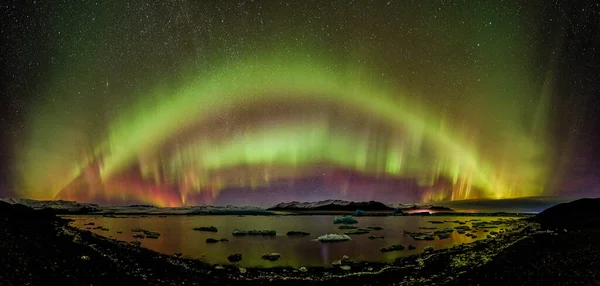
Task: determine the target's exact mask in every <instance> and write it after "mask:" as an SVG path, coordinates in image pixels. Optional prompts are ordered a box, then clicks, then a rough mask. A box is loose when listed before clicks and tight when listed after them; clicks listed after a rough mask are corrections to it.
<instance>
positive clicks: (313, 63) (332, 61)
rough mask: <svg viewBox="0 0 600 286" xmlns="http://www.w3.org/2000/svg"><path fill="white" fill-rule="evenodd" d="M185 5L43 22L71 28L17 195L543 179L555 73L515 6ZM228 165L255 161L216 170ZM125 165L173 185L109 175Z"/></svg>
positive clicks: (502, 185)
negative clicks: (537, 55)
mask: <svg viewBox="0 0 600 286" xmlns="http://www.w3.org/2000/svg"><path fill="white" fill-rule="evenodd" d="M182 3H185V5H183V4H182V6H181V7H172V9H171V10H167V12H165V13H164V14H161V13H159V11H161V9H162V8H164V7H161V4H153V5H150V6H147V7H145V8H140V10H139V11H136V10H132V8H126V9H124V10H123V11H122V12H118V10H119V9H118V8H116V7H112V6H110V5H108V4H104V5H105V6H100V7H96V8H90V10H89V11H88V12H87V13H84V14H76V15H72V17H71V18H70V19H71V20H72V21H71V22H69V23H65V22H64V21H63V22H61V21H60V19H64V17H63V16H57V17H58V18H59V20H56V19H52V21H51V22H54V21H56V23H59V24H56V25H55V26H53V27H52V28H49V32H52V33H54V32H56V30H61V31H63V32H62V33H64V34H67V35H66V36H60V37H58V38H57V39H56V40H55V46H57V47H58V46H60V47H61V49H58V50H56V51H53V53H56V54H57V57H56V59H57V61H58V62H60V64H59V65H56V66H54V68H53V70H52V75H53V78H51V79H49V80H48V82H46V83H45V84H46V85H47V89H46V90H47V94H45V95H44V98H45V99H44V100H42V101H40V102H38V103H37V104H35V106H33V107H31V108H30V112H29V113H28V115H27V116H28V117H27V118H28V120H27V122H28V126H27V127H26V130H27V136H26V138H25V139H24V144H22V145H21V146H17V147H16V150H17V154H18V156H17V158H18V160H17V162H18V163H17V164H18V165H19V168H18V170H19V173H18V174H17V177H18V181H19V182H20V189H21V190H22V191H21V192H22V196H24V197H31V198H37V199H49V198H68V199H80V198H79V197H78V194H82V193H83V194H85V193H86V192H98V190H97V189H96V188H88V189H85V188H83V189H81V188H80V187H78V189H77V190H75V192H73V190H69V191H68V192H66V191H65V188H67V189H68V188H71V187H70V186H73V182H74V181H78V180H79V181H81V180H82V178H84V179H83V180H88V181H93V182H94V183H90V184H100V185H104V187H103V188H101V191H100V192H101V194H96V195H97V196H100V197H103V198H105V199H108V200H109V201H112V202H119V201H121V200H125V198H127V199H131V198H132V197H133V198H134V199H135V200H138V201H142V202H149V203H154V204H158V205H180V204H188V203H198V202H188V201H187V196H188V195H189V194H197V193H202V192H205V191H207V190H210V191H211V192H213V197H214V196H218V195H219V190H220V189H222V188H227V187H232V186H238V187H239V186H263V185H268V184H269V182H270V181H271V180H273V178H278V179H286V178H287V179H294V178H295V177H298V176H300V175H302V176H304V175H306V174H313V173H315V172H316V171H314V172H313V171H311V170H318V172H319V173H320V172H323V170H325V171H327V170H335V169H339V168H342V169H350V170H354V171H357V172H360V173H362V174H366V175H369V176H374V177H376V178H378V177H410V178H415V179H417V180H418V182H419V184H420V185H422V186H431V185H434V184H435V183H436V182H437V181H438V180H439V179H440V178H442V177H443V178H448V179H449V180H450V181H451V183H452V186H450V187H448V188H445V189H429V191H427V192H425V193H423V194H422V196H421V197H420V200H422V201H438V200H448V199H451V200H458V199H470V198H513V197H521V196H535V195H543V194H545V193H547V192H548V190H547V188H548V182H549V178H548V174H549V171H550V170H549V166H550V164H551V163H552V160H554V159H553V152H552V146H549V145H547V143H546V142H548V140H547V138H548V136H550V134H549V131H548V130H547V127H546V122H547V120H549V118H548V97H549V96H550V95H551V94H552V92H553V90H552V82H551V81H550V79H549V78H550V76H548V74H544V73H541V72H532V70H533V71H536V68H537V67H536V63H537V62H536V61H534V60H531V57H532V55H531V54H532V52H533V50H532V48H531V47H529V46H527V45H525V44H524V43H525V42H526V40H527V38H528V37H529V36H528V35H529V34H530V33H531V32H532V31H533V30H535V27H529V28H524V27H523V26H524V25H522V24H521V23H520V21H522V19H523V18H525V15H521V16H519V17H516V16H514V15H515V14H514V13H512V12H510V11H506V12H505V13H498V14H494V13H492V12H486V13H478V12H477V8H478V7H477V5H475V6H473V7H452V8H451V10H450V11H447V12H440V14H439V19H438V18H437V17H436V18H435V19H438V22H437V23H433V18H432V23H430V24H429V25H425V24H423V23H422V22H421V21H417V20H416V19H418V18H419V17H424V15H425V14H428V13H429V12H431V11H435V10H433V9H432V8H433V7H424V8H422V10H416V11H412V12H410V13H415V15H412V16H411V15H409V14H410V13H409V12H406V11H404V12H399V11H403V10H402V9H401V7H396V6H395V8H390V9H391V10H392V11H388V10H389V9H388V10H386V8H385V7H381V8H375V10H376V11H371V10H369V9H367V8H365V9H366V10H367V11H366V12H364V13H358V11H356V10H352V11H350V12H349V13H350V14H351V15H353V16H354V17H365V18H368V19H371V20H370V22H365V21H362V22H361V21H358V22H357V23H358V24H351V23H350V24H348V25H349V26H344V23H347V22H344V21H338V20H339V19H337V17H341V16H339V15H338V14H335V13H333V14H331V15H329V14H327V11H329V10H328V9H334V8H331V7H321V6H325V4H314V3H313V4H307V5H308V6H311V7H312V6H315V7H319V8H322V9H320V10H323V9H324V10H325V12H320V13H324V14H323V15H321V14H319V13H316V14H315V15H311V16H309V17H308V19H312V20H314V22H313V21H311V22H310V23H308V22H306V20H305V18H303V16H302V15H299V14H297V13H294V11H293V9H292V8H285V7H281V6H279V5H271V4H269V5H266V7H264V8H262V9H264V11H263V12H261V13H262V14H261V15H262V16H261V17H260V19H259V18H252V19H249V18H243V17H242V18H241V19H238V18H236V17H234V16H232V15H230V14H227V13H226V12H223V11H221V8H223V7H229V6H228V5H227V4H212V5H208V4H198V3H196V4H194V3H187V2H182ZM263 4H266V3H263ZM99 5H103V4H99ZM203 5H205V6H203ZM249 5H250V4H249ZM252 5H254V6H252V7H254V8H253V9H258V8H257V6H255V4H252ZM256 5H259V4H256ZM294 5H303V4H294ZM394 5H402V4H394ZM196 6H203V8H205V9H200V8H201V7H196ZM313 8H314V7H313ZM232 9H234V8H232ZM335 9H341V8H335ZM371 9H372V8H371ZM142 10H143V11H142ZM320 10H319V11H320ZM107 11H110V13H108V12H107ZM335 11H338V10H335ZM377 11H378V12H377ZM394 11H395V12H394ZM440 11H441V10H440ZM129 13H133V15H135V16H147V15H150V17H152V19H151V20H143V17H142V18H140V19H139V21H141V22H139V21H138V17H135V16H132V15H130V14H129ZM251 13H255V14H256V13H258V12H251ZM375 13H381V15H379V16H378V17H375V16H374V14H375ZM317 14H318V15H317ZM175 16H177V17H175ZM49 17H52V16H49ZM203 17H204V18H203ZM90 18H94V21H92V22H89V21H88V20H89V19H90ZM209 18H210V19H211V20H210V21H209V20H206V19H209ZM265 19H269V21H268V22H267V21H264V20H265ZM218 20H222V22H223V23H224V24H222V25H217V24H215V23H218ZM144 21H150V22H148V23H146V22H144ZM244 21H245V22H244ZM259 21H263V24H264V25H262V26H261V25H258V22H259ZM142 22H144V23H142ZM209 22H210V23H211V25H209V26H211V27H212V28H211V29H209V28H207V27H208V26H206V25H204V24H207V23H209ZM465 22H467V24H464V23H465ZM82 23H88V24H87V25H81V24H82ZM116 23H118V24H116ZM149 23H153V24H152V25H149ZM448 23H453V24H454V25H458V24H460V23H463V26H461V27H462V28H453V29H448V28H446V26H448ZM78 24H79V25H78ZM196 25H197V26H201V27H204V28H202V29H203V30H202V31H201V32H197V31H196V30H194V29H192V27H197V26H196ZM65 27H66V28H67V29H66V30H62V28H65ZM123 27H125V28H123ZM141 27H144V29H142V28H141ZM297 27H300V28H297ZM320 27H329V28H328V29H330V30H334V29H335V30H336V31H337V32H336V33H333V32H327V31H325V30H321V29H320ZM473 27H477V28H473ZM138 30H140V31H138ZM134 31H135V32H137V33H136V34H135V36H131V35H132V32H134ZM515 31H521V32H519V33H515ZM196 33H197V34H196ZM332 34H333V36H332ZM214 35H222V36H219V37H213V36H214ZM240 37H241V38H243V39H245V40H244V41H243V42H240V41H239V38H240ZM408 54H410V56H407V55H408ZM116 55H120V56H116ZM114 57H116V58H114ZM119 59H120V60H119ZM540 74H541V76H542V80H539V79H538V80H536V81H532V80H531V79H532V78H539V77H540ZM544 77H546V78H544ZM90 166H97V168H98V173H97V174H96V175H95V177H93V178H90V177H89V176H88V175H86V170H90V168H91V167H90ZM240 166H243V167H244V168H246V169H253V170H254V171H253V172H251V173H252V174H254V175H252V176H246V177H244V176H242V175H239V174H238V175H235V176H231V175H230V176H229V177H228V176H227V175H226V174H231V171H232V170H235V169H237V168H240ZM282 170H285V171H282ZM132 174H134V175H132ZM313 175H314V174H313ZM86 176H88V177H86ZM123 177H127V178H128V180H131V178H135V179H136V180H139V181H140V182H143V183H144V184H151V185H153V186H155V187H156V188H157V189H158V191H153V192H161V191H160V189H161V188H162V187H165V186H166V187H168V188H169V189H173V188H175V189H176V190H177V191H176V192H177V194H178V196H179V197H180V198H173V197H172V196H168V198H166V196H165V197H163V196H161V195H160V194H159V195H157V194H156V193H153V195H152V196H149V195H147V194H148V193H147V192H143V191H142V192H140V193H137V194H136V193H135V192H136V191H135V190H133V189H131V190H130V189H127V187H122V188H112V187H111V186H115V185H119V184H120V183H119V182H122V180H123ZM75 185H76V186H80V185H81V184H75ZM88 186H89V184H88ZM92 189H93V190H92ZM215 190H216V192H215ZM402 191H403V190H402V189H399V190H398V192H402ZM124 192H125V193H127V192H131V194H124ZM74 194H75V195H74ZM332 196H336V194H332ZM84 197H85V196H84ZM374 198H376V194H374Z"/></svg>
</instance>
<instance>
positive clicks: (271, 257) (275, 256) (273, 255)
mask: <svg viewBox="0 0 600 286" xmlns="http://www.w3.org/2000/svg"><path fill="white" fill-rule="evenodd" d="M279 257H281V254H279V253H276V252H273V253H265V254H263V255H262V256H261V258H262V259H265V260H269V261H275V260H277V259H279Z"/></svg>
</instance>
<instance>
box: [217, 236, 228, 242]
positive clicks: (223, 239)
mask: <svg viewBox="0 0 600 286" xmlns="http://www.w3.org/2000/svg"><path fill="white" fill-rule="evenodd" d="M219 241H220V242H229V239H228V238H226V237H224V238H221V239H219Z"/></svg>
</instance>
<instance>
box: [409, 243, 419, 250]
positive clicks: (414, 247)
mask: <svg viewBox="0 0 600 286" xmlns="http://www.w3.org/2000/svg"><path fill="white" fill-rule="evenodd" d="M414 249H417V247H416V246H414V245H412V244H409V245H408V250H414Z"/></svg>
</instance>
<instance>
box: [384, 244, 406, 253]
mask: <svg viewBox="0 0 600 286" xmlns="http://www.w3.org/2000/svg"><path fill="white" fill-rule="evenodd" d="M404 248H405V247H404V245H402V244H394V245H391V246H388V247H382V248H380V250H381V252H390V251H401V250H404Z"/></svg>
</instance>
